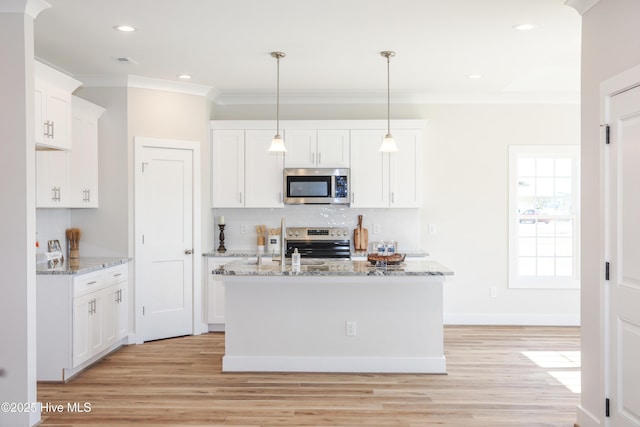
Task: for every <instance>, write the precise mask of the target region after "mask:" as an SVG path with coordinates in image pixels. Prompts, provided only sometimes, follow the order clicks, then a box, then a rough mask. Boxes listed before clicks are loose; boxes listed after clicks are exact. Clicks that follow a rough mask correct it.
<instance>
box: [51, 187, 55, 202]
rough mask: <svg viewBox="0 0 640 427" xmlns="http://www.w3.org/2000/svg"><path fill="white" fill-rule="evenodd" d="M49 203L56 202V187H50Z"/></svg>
mask: <svg viewBox="0 0 640 427" xmlns="http://www.w3.org/2000/svg"><path fill="white" fill-rule="evenodd" d="M51 201H52V202H55V201H56V187H51Z"/></svg>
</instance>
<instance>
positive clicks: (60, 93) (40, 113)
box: [35, 79, 71, 150]
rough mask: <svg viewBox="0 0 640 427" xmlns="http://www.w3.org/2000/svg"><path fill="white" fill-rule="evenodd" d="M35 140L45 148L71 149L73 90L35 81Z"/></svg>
mask: <svg viewBox="0 0 640 427" xmlns="http://www.w3.org/2000/svg"><path fill="white" fill-rule="evenodd" d="M35 142H36V144H38V145H40V146H42V147H43V148H45V149H46V148H52V149H58V150H69V149H71V92H67V91H65V90H64V89H60V88H58V87H56V86H53V85H50V84H47V82H45V81H42V80H40V79H36V81H35Z"/></svg>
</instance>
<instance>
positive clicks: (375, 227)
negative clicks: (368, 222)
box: [373, 224, 380, 234]
mask: <svg viewBox="0 0 640 427" xmlns="http://www.w3.org/2000/svg"><path fill="white" fill-rule="evenodd" d="M373 234H380V224H373Z"/></svg>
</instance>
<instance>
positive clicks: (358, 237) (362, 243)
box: [353, 215, 369, 251]
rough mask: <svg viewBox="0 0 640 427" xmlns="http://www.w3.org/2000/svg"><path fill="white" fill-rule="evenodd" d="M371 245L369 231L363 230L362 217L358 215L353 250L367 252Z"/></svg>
mask: <svg viewBox="0 0 640 427" xmlns="http://www.w3.org/2000/svg"><path fill="white" fill-rule="evenodd" d="M368 245H369V230H367V229H366V228H362V215H358V227H357V228H356V229H355V230H353V248H354V250H356V251H366V250H367V246H368Z"/></svg>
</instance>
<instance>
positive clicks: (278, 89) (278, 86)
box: [276, 55, 280, 135]
mask: <svg viewBox="0 0 640 427" xmlns="http://www.w3.org/2000/svg"><path fill="white" fill-rule="evenodd" d="M276 59H277V61H278V67H277V72H276V78H277V82H276V135H280V55H276Z"/></svg>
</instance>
